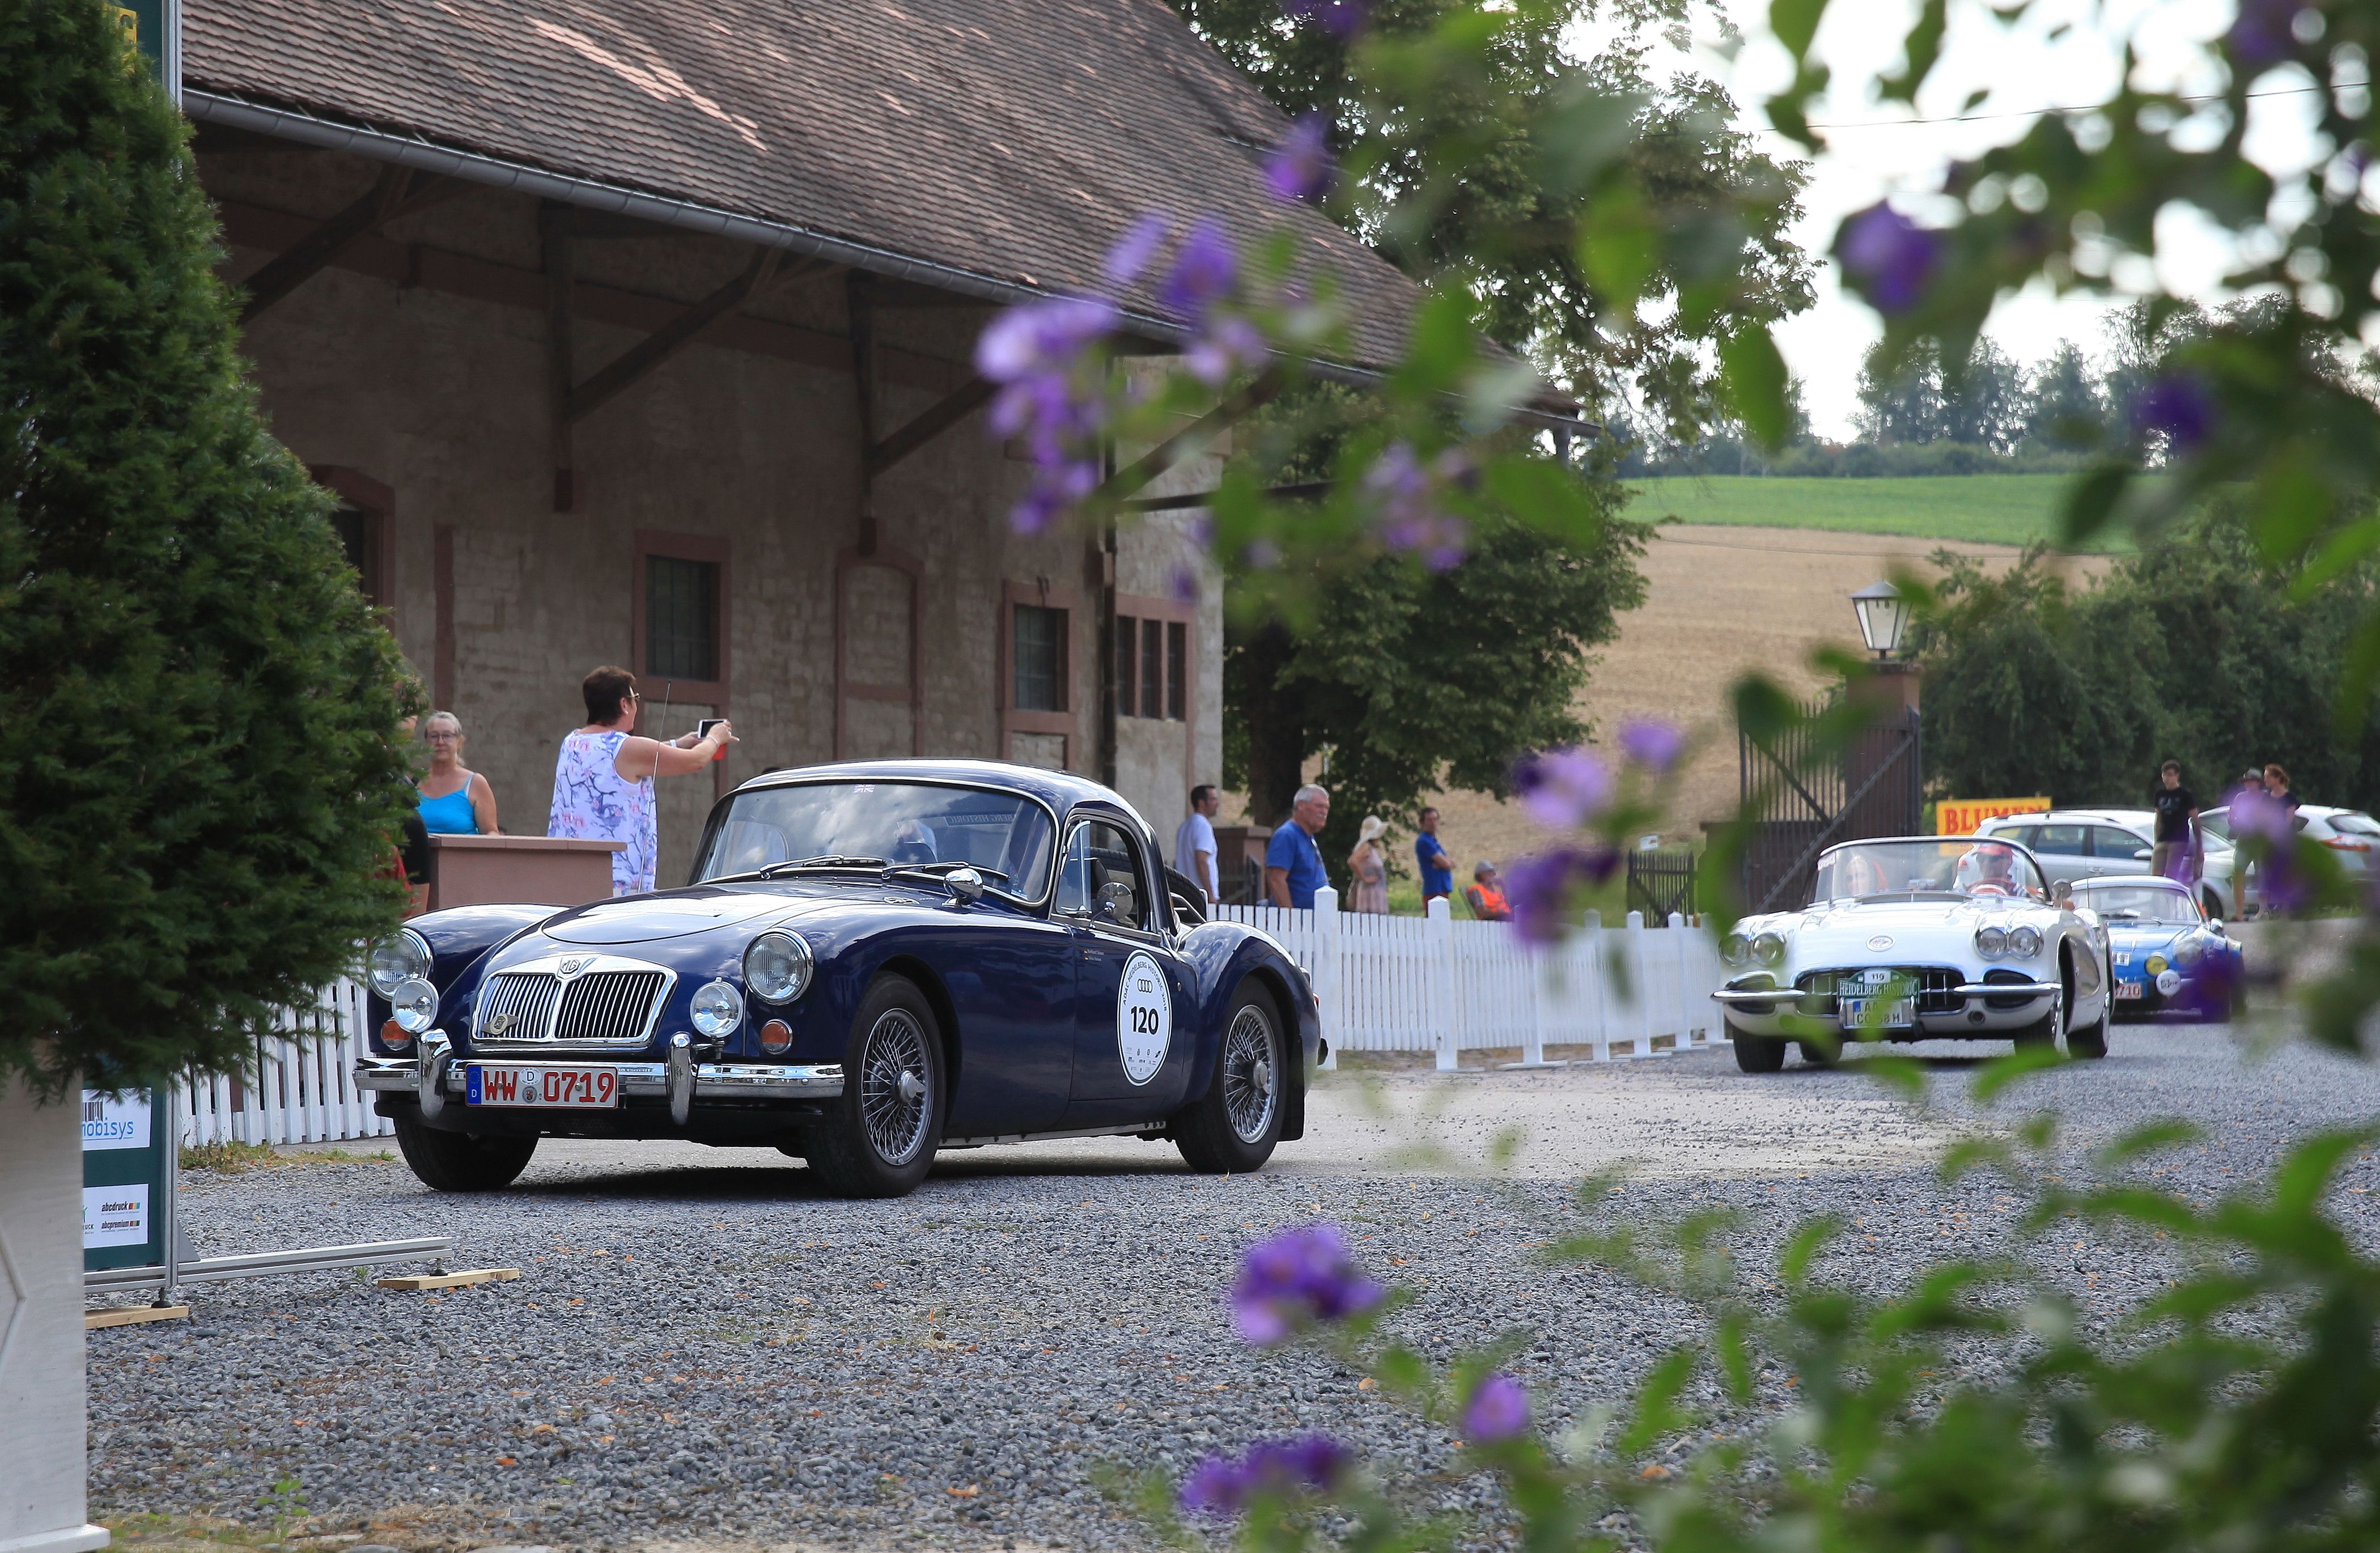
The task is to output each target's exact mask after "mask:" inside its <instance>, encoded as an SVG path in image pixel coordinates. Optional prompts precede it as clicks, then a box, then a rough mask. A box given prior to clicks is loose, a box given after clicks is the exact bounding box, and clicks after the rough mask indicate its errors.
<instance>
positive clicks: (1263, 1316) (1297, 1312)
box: [1232, 1224, 1383, 1347]
mask: <svg viewBox="0 0 2380 1553" xmlns="http://www.w3.org/2000/svg"><path fill="white" fill-rule="evenodd" d="M1382 1293H1383V1291H1382V1290H1381V1288H1380V1286H1379V1285H1378V1284H1377V1283H1375V1282H1373V1281H1372V1280H1370V1279H1368V1278H1366V1277H1365V1276H1364V1275H1363V1274H1362V1273H1359V1272H1357V1271H1356V1270H1355V1264H1354V1261H1353V1260H1351V1259H1350V1258H1349V1257H1348V1255H1347V1243H1346V1241H1345V1239H1344V1238H1342V1236H1341V1235H1340V1233H1339V1227H1338V1226H1337V1225H1335V1224H1309V1225H1306V1226H1305V1227H1303V1228H1300V1229H1295V1230H1285V1231H1282V1232H1281V1233H1280V1234H1277V1235H1275V1236H1273V1237H1272V1238H1271V1239H1270V1240H1268V1241H1260V1242H1258V1243H1257V1244H1255V1245H1252V1246H1250V1247H1248V1249H1247V1253H1246V1255H1245V1256H1243V1257H1242V1258H1241V1261H1240V1277H1239V1281H1238V1282H1236V1283H1234V1284H1233V1286H1232V1320H1233V1325H1234V1326H1236V1327H1237V1328H1238V1329H1239V1333H1240V1336H1241V1337H1243V1338H1245V1339H1246V1340H1247V1341H1249V1342H1252V1343H1256V1344H1257V1345H1258V1346H1260V1347H1261V1346H1263V1345H1265V1344H1268V1343H1275V1342H1279V1341H1281V1339H1283V1338H1285V1337H1287V1336H1289V1334H1290V1332H1291V1331H1292V1330H1293V1329H1295V1328H1296V1327H1298V1326H1301V1325H1304V1324H1305V1323H1307V1322H1312V1321H1338V1320H1342V1319H1344V1318H1345V1317H1347V1316H1356V1315H1360V1314H1362V1313H1363V1312H1365V1311H1367V1310H1369V1309H1371V1308H1372V1307H1373V1306H1374V1305H1377V1304H1379V1303H1380V1298H1381V1295H1382Z"/></svg>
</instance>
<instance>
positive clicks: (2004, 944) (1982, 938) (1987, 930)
mask: <svg viewBox="0 0 2380 1553" xmlns="http://www.w3.org/2000/svg"><path fill="white" fill-rule="evenodd" d="M2008 951H2009V936H2008V931H2007V929H2006V928H1991V927H1984V928H1976V929H1975V952H1976V953H1978V954H1980V955H1982V956H1983V957H1984V958H1985V959H1986V960H1997V959H1998V958H1999V957H2000V956H2001V955H2003V954H2006V953H2007V952H2008Z"/></svg>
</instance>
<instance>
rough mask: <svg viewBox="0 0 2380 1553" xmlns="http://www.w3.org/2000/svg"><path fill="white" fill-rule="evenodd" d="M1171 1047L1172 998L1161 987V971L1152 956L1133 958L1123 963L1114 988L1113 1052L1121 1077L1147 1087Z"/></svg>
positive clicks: (1163, 976)
mask: <svg viewBox="0 0 2380 1553" xmlns="http://www.w3.org/2000/svg"><path fill="white" fill-rule="evenodd" d="M1172 1045H1173V994H1172V991H1170V990H1169V989H1167V987H1166V985H1165V968H1164V967H1163V966H1162V965H1159V964H1158V963H1157V956H1155V955H1153V954H1137V953H1136V954H1135V955H1134V956H1133V957H1132V958H1131V959H1129V960H1126V961H1125V962H1124V963H1123V983H1122V984H1121V985H1119V986H1118V987H1117V988H1116V1049H1117V1051H1118V1052H1119V1053H1121V1054H1122V1056H1123V1076H1124V1077H1126V1078H1128V1079H1130V1080H1132V1081H1133V1083H1135V1084H1147V1082H1148V1081H1149V1080H1150V1079H1152V1078H1155V1077H1156V1076H1157V1070H1158V1069H1160V1068H1161V1067H1163V1066H1165V1053H1166V1051H1167V1050H1168V1049H1171V1048H1172Z"/></svg>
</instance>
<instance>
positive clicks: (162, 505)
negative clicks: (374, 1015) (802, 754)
mask: <svg viewBox="0 0 2380 1553" xmlns="http://www.w3.org/2000/svg"><path fill="white" fill-rule="evenodd" d="M216 242H217V238H216V232H215V224H214V217H213V213H212V211H211V209H210V208H209V206H208V203H207V200H206V196H205V194H204V193H203V192H202V191H201V189H200V185H199V177H198V170H197V168H196V167H195V166H194V165H193V164H192V162H191V159H190V155H189V149H188V127H187V126H186V125H185V123H184V122H183V120H182V118H181V115H179V114H178V113H176V110H175V108H174V106H173V104H172V103H170V102H169V101H168V100H167V99H166V98H165V96H164V92H163V91H160V90H159V89H158V88H157V87H156V86H155V85H154V84H153V83H152V82H151V81H150V80H149V79H148V78H147V76H146V75H145V73H143V72H140V71H138V70H133V69H128V67H127V63H126V60H125V57H124V55H123V53H122V48H121V44H120V43H119V42H117V40H116V35H115V33H114V32H113V31H112V30H111V29H110V28H108V27H107V26H106V25H105V24H104V23H103V19H102V15H101V7H99V6H94V5H87V4H58V5H33V6H21V5H20V6H6V7H0V417H5V422H0V578H5V579H6V581H5V583H0V687H5V689H0V694H5V696H6V700H7V709H8V715H7V716H6V718H5V719H0V880H5V883H6V888H5V889H0V1076H5V1075H6V1074H8V1073H11V1072H13V1073H16V1074H23V1075H25V1076H27V1077H28V1078H30V1079H31V1080H32V1081H33V1082H34V1083H35V1084H36V1085H37V1086H40V1087H41V1088H42V1089H43V1090H44V1091H45V1092H48V1093H52V1094H55V1092H57V1091H58V1090H60V1089H62V1088H66V1087H68V1086H72V1085H73V1084H74V1083H76V1082H77V1077H78V1075H79V1074H88V1075H95V1076H97V1077H98V1078H100V1079H102V1080H106V1079H110V1078H139V1077H144V1076H147V1075H151V1074H159V1073H161V1072H164V1071H167V1070H170V1069H173V1068H176V1067H180V1066H183V1065H185V1064H196V1065H198V1066H200V1067H201V1068H207V1069H212V1070H215V1071H218V1072H220V1071H225V1070H230V1069H234V1068H237V1066H238V1065H239V1064H240V1063H241V1062H242V1060H243V1059H244V1058H245V1057H247V1056H248V1055H249V1053H250V1052H251V1050H252V1046H251V1042H250V1037H251V1036H252V1035H253V1034H255V1033H256V1032H257V1031H259V1030H260V1029H261V1028H262V1027H264V1025H266V1024H267V1022H268V1020H269V1019H270V1017H271V1014H272V1012H273V1009H274V1008H275V1007H276V1006H286V1005H289V1004H294V1003H297V1002H299V1001H303V1000H306V999H308V998H310V997H311V995H312V992H313V989H316V988H318V987H319V986H321V985H322V983H323V982H325V981H327V980H329V979H330V978H331V977H334V976H335V975H337V974H338V973H339V972H341V971H342V970H344V969H346V967H347V966H349V965H351V964H352V963H353V961H354V958H355V952H356V946H357V943H358V940H361V939H363V938H364V937H366V936H367V935H369V934H370V933H373V932H375V931H378V930H382V929H383V928H386V927H387V926H389V925H392V924H393V923H394V922H395V918H396V915H397V911H398V908H399V905H400V904H401V901H402V898H403V890H402V887H401V886H400V885H398V884H396V883H395V882H392V881H390V880H386V879H383V878H382V877H380V875H381V874H382V872H383V869H384V868H385V867H386V865H387V863H388V860H389V857H390V838H391V836H392V835H393V833H394V831H395V825H396V822H397V819H398V817H399V807H400V806H401V805H402V804H403V803H404V802H406V798H405V796H404V795H403V788H402V782H401V777H402V772H403V770H404V759H403V755H402V751H401V748H400V746H399V744H398V742H397V739H396V736H395V728H396V722H397V718H398V715H399V712H400V710H401V708H400V705H399V702H400V698H401V694H402V693H401V691H400V689H399V685H400V676H401V675H402V673H403V669H402V665H401V663H400V662H399V661H398V659H397V657H396V654H395V648H394V646H393V644H392V643H391V641H390V638H389V637H388V634H387V632H386V631H385V630H383V628H382V627H381V625H379V624H378V623H377V622H376V621H375V620H374V619H373V618H372V616H371V613H370V610H369V609H368V607H367V606H366V605H365V603H364V601H363V600H362V598H361V596H360V594H359V593H358V589H357V588H356V586H355V579H354V574H353V573H352V572H351V571H350V570H349V569H348V567H347V566H346V564H345V562H344V560H343V559H342V557H341V553H340V550H339V546H338V542H337V540H336V539H335V538H334V535H333V533H332V530H331V528H330V525H329V523H328V521H327V511H328V506H329V503H328V501H327V498H326V497H325V496H324V495H323V494H322V492H321V491H318V490H317V489H316V488H315V487H314V486H313V485H312V484H311V483H310V481H309V480H308V479H307V478H306V473H305V471H304V469H303V468H301V467H299V466H298V465H297V462H296V460H294V459H293V458H292V457H291V456H290V455H288V453H287V452H286V451H285V450H284V449H282V448H281V447H280V446H278V445H277V444H275V443H273V441H272V439H271V438H270V437H268V436H267V435H266V434H265V431H264V430H263V426H262V424H261V420H260V419H259V417H258V414H257V409H256V406H255V402H254V397H253V394H251V392H250V390H249V385H248V384H247V382H245V381H244V380H243V377H242V373H241V366H240V362H239V359H238V358H237V355H236V354H235V350H234V339H235V336H234V330H233V318H234V314H235V309H233V307H232V306H231V305H230V303H229V301H228V300H227V298H226V297H225V292H224V289H223V287H222V286H221V285H219V284H218V283H217V281H216V279H215V275H214V272H213V263H214V261H215V258H216V254H217V248H216Z"/></svg>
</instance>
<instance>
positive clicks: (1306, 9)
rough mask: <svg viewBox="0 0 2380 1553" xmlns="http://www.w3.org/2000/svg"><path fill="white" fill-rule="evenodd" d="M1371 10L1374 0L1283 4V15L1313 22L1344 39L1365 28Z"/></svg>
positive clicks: (1301, 0) (1308, 0)
mask: <svg viewBox="0 0 2380 1553" xmlns="http://www.w3.org/2000/svg"><path fill="white" fill-rule="evenodd" d="M1371 12H1372V0H1288V3H1287V4H1286V5H1284V6H1281V14H1282V15H1284V16H1288V17H1293V18H1297V19H1299V20H1301V21H1310V22H1313V23H1314V24H1315V25H1316V26H1318V27H1319V28H1321V29H1322V30H1324V31H1326V32H1328V33H1330V35H1331V36H1332V37H1334V38H1338V39H1341V40H1342V41H1344V40H1346V39H1348V38H1352V37H1354V35H1355V34H1356V33H1357V32H1359V31H1361V30H1363V27H1364V21H1365V18H1367V17H1369V16H1370V15H1371Z"/></svg>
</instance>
